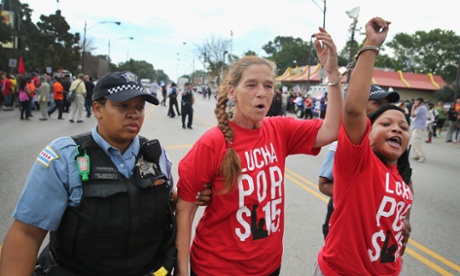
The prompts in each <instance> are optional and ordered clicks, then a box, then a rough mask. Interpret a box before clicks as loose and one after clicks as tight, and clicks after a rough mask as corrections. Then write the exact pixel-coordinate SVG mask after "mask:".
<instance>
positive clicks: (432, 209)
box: [0, 96, 460, 275]
mask: <svg viewBox="0 0 460 276" xmlns="http://www.w3.org/2000/svg"><path fill="white" fill-rule="evenodd" d="M197 98H198V99H197V101H196V104H195V115H194V117H195V119H194V125H193V130H189V129H187V130H184V129H182V128H181V122H180V118H179V117H176V118H174V119H171V118H169V117H167V116H166V113H167V108H166V107H163V106H151V105H149V106H147V108H146V119H145V123H144V126H143V129H142V131H141V133H140V134H142V135H144V136H146V137H148V138H158V139H159V140H160V142H161V143H162V144H163V145H164V146H165V147H166V149H167V151H168V154H169V155H170V157H171V159H172V160H173V162H174V164H177V163H178V162H179V160H180V159H181V158H182V157H183V156H184V155H185V154H186V152H187V151H188V150H189V148H190V147H191V146H192V144H193V143H194V141H196V140H197V139H198V137H199V136H200V135H201V134H202V133H203V132H204V131H206V130H207V129H209V128H210V127H212V126H214V125H215V124H216V119H215V117H214V112H213V109H214V105H215V100H214V99H211V100H207V99H206V100H204V99H202V98H201V97H200V96H199V97H197ZM39 116H40V114H39V112H37V111H35V112H34V117H33V119H32V120H31V121H21V120H19V111H18V109H16V110H14V111H10V112H5V111H0V133H1V136H2V138H1V140H0V153H1V157H0V168H1V170H0V204H1V208H0V241H3V239H4V237H5V235H6V232H7V231H8V228H9V226H10V224H11V222H12V219H11V213H12V211H13V209H14V207H15V204H16V201H17V199H18V197H19V195H20V193H21V190H22V187H23V185H24V182H25V180H26V178H27V176H28V172H29V170H30V167H31V165H32V164H33V162H34V160H35V158H36V157H37V155H38V153H39V152H40V151H41V150H42V149H43V147H44V146H45V145H46V144H47V143H48V142H50V141H51V140H52V139H54V138H56V137H59V136H70V135H74V134H77V133H80V132H83V131H88V130H89V129H90V128H91V127H92V126H93V125H94V124H95V123H96V121H95V119H94V118H89V119H86V120H85V122H84V123H82V124H76V123H74V124H72V123H70V122H69V121H68V120H57V119H56V116H57V114H53V118H52V119H51V120H48V121H39V120H38V117H39ZM67 116H68V114H64V118H66V117H67ZM442 135H443V137H441V138H435V139H433V143H431V144H425V145H423V146H424V149H425V151H426V155H427V160H426V162H425V163H423V164H420V163H417V162H413V163H412V167H413V170H414V171H413V183H414V189H415V198H414V206H413V209H412V214H411V224H412V236H411V238H412V239H411V241H410V242H409V244H408V248H407V250H406V254H405V255H404V256H403V260H404V268H403V275H460V238H459V233H458V232H459V230H460V212H459V211H460V208H459V207H460V203H459V195H460V180H459V179H460V144H452V143H449V144H447V143H445V142H444V141H445V138H444V136H445V132H443V134H442ZM326 151H327V147H325V148H323V150H322V151H321V153H320V154H319V156H317V157H311V156H305V155H296V156H290V157H288V161H287V167H286V174H285V185H286V223H285V228H286V233H285V237H284V255H283V263H282V269H281V275H311V271H312V267H313V264H314V261H315V259H316V255H317V252H318V251H319V249H320V248H321V246H322V244H323V236H322V232H321V225H322V223H323V221H324V217H325V214H326V202H327V197H325V196H324V195H322V194H321V193H320V192H319V191H318V189H317V185H316V183H317V179H318V173H319V170H320V167H321V163H322V160H323V157H324V155H325V153H326ZM176 169H177V167H174V175H175V177H176V180H177V171H176ZM197 169H199V167H198V168H197Z"/></svg>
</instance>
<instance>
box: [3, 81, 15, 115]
mask: <svg viewBox="0 0 460 276" xmlns="http://www.w3.org/2000/svg"><path fill="white" fill-rule="evenodd" d="M2 92H3V102H4V105H3V110H4V111H10V110H13V83H12V82H11V75H10V74H8V73H3V91H2Z"/></svg>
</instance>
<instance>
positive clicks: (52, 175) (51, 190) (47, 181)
mask: <svg viewBox="0 0 460 276" xmlns="http://www.w3.org/2000/svg"><path fill="white" fill-rule="evenodd" d="M91 135H92V137H93V139H94V141H95V142H96V143H97V144H98V145H99V147H101V149H102V150H103V151H104V152H105V153H106V154H107V156H109V157H110V159H111V160H112V162H113V163H114V164H115V165H116V167H117V169H118V171H119V172H120V173H121V174H123V175H124V176H125V177H126V178H130V177H131V176H132V175H133V172H134V167H135V163H136V156H137V154H138V153H139V149H140V143H139V137H138V136H136V137H135V138H134V140H133V141H132V143H131V144H130V145H129V147H128V148H127V149H126V151H125V153H124V154H123V155H121V153H120V151H119V150H118V149H116V148H114V147H112V146H111V145H110V144H109V143H107V141H105V140H104V139H103V138H102V137H101V136H100V135H99V133H98V132H97V126H94V127H93V128H92V129H91ZM76 146H77V145H76V144H75V141H74V140H73V139H72V138H70V137H61V138H58V139H56V140H54V141H52V142H51V143H50V144H48V146H46V147H45V148H44V149H43V150H42V152H41V153H40V154H39V155H38V157H37V159H36V161H35V163H34V164H33V166H32V169H31V171H30V173H29V176H28V178H27V180H26V184H25V186H24V189H23V191H22V194H21V196H20V198H19V201H18V203H17V205H16V208H15V210H14V211H13V217H14V218H15V219H17V220H19V221H21V222H24V223H26V224H30V225H34V226H36V227H39V228H42V229H45V230H50V231H55V230H57V228H58V226H59V223H60V221H61V217H62V215H63V213H64V211H65V209H66V208H67V206H68V205H70V206H77V205H78V204H79V203H80V198H81V196H82V187H81V185H82V181H81V177H80V173H79V171H78V167H77V162H76V161H75V157H76V156H77V150H76ZM171 165H172V163H171V161H170V160H169V158H168V156H167V154H166V152H165V150H164V148H162V155H161V156H160V167H161V169H162V172H163V173H164V174H165V175H166V176H168V178H169V179H170V181H169V183H171V190H172V189H173V183H174V181H173V179H172V174H171Z"/></svg>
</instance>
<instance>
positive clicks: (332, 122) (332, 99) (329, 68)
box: [313, 28, 343, 147]
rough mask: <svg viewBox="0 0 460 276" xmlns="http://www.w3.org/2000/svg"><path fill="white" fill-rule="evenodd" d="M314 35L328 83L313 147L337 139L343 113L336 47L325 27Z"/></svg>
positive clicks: (340, 76)
mask: <svg viewBox="0 0 460 276" xmlns="http://www.w3.org/2000/svg"><path fill="white" fill-rule="evenodd" d="M313 36H314V37H315V41H314V43H315V49H316V53H317V55H318V58H319V60H320V62H321V65H322V67H323V68H324V69H325V70H326V74H327V78H328V80H329V85H328V99H329V100H328V107H327V109H326V115H325V117H324V121H323V124H322V125H321V127H320V129H319V131H318V135H317V136H316V141H315V147H322V146H324V145H327V144H329V143H330V142H332V141H334V140H336V139H337V134H338V132H339V127H340V124H341V123H342V115H343V95H342V85H341V80H342V75H341V74H340V73H339V65H338V60H337V49H336V47H335V44H334V41H333V40H332V38H331V36H330V35H329V34H328V33H327V32H326V30H325V29H323V28H319V32H318V33H315V34H314V35H313Z"/></svg>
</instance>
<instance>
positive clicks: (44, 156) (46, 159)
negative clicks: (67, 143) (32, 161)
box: [37, 146, 59, 168]
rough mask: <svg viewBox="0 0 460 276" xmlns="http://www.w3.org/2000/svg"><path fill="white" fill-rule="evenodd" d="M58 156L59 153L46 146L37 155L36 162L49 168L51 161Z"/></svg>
mask: <svg viewBox="0 0 460 276" xmlns="http://www.w3.org/2000/svg"><path fill="white" fill-rule="evenodd" d="M58 158H59V155H58V154H57V153H56V152H55V151H54V150H53V148H51V147H50V146H46V147H45V148H44V149H43V150H42V152H40V154H39V155H38V157H37V162H38V163H40V164H42V165H43V166H45V167H47V168H49V166H50V164H51V162H53V160H56V159H58Z"/></svg>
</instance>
